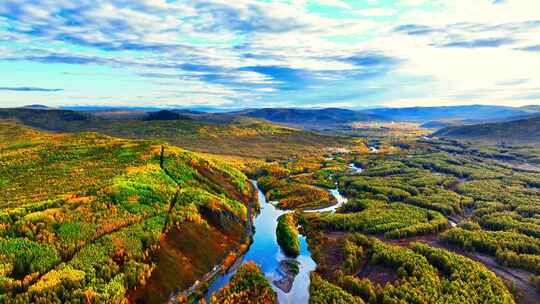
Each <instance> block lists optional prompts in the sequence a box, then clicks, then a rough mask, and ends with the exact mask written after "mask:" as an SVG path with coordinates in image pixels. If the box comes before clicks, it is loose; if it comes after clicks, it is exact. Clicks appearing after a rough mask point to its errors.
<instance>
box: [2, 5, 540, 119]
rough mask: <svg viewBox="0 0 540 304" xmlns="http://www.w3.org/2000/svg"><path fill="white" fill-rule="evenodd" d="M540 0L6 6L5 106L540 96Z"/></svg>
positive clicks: (406, 102)
mask: <svg viewBox="0 0 540 304" xmlns="http://www.w3.org/2000/svg"><path fill="white" fill-rule="evenodd" d="M539 11H540V2H538V1H537V0H474V1H470V0H452V1H447V0H399V1H398V0H395V1H391V0H319V1H315V0H313V1H311V0H281V1H276V0H258V1H255V0H249V1H248V0H234V1H231V0H203V1H198V0H190V1H180V0H179V1H174V0H130V1H125V0H110V1H102V0H78V1H74V0H72V1H67V0H23V1H20V0H3V1H1V2H0V71H2V78H1V79H0V105H1V106H6V107H11V106H21V105H27V104H36V103H38V104H45V105H50V106H68V105H71V106H72V105H98V106H178V107H199V106H205V107H206V106H210V107H223V108H237V107H263V106H264V107H284V106H293V107H352V108H360V107H371V106H415V105H420V106H429V105H449V104H501V105H512V106H521V105H526V104H538V103H540V100H539V99H540V98H539V97H540V15H539V14H538V12H539Z"/></svg>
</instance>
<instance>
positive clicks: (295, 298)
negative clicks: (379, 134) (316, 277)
mask: <svg viewBox="0 0 540 304" xmlns="http://www.w3.org/2000/svg"><path fill="white" fill-rule="evenodd" d="M349 169H350V170H351V171H352V172H354V173H359V172H362V168H359V167H356V166H355V165H354V164H351V165H349ZM252 182H253V185H254V186H255V188H256V189H257V192H258V197H259V202H260V205H261V210H260V213H259V214H258V215H257V216H256V218H255V220H254V222H253V224H254V235H253V243H252V244H251V246H250V247H249V249H248V251H247V252H246V253H245V254H244V256H243V257H241V258H239V259H238V260H237V261H236V263H235V264H234V265H233V266H232V267H231V268H230V269H229V270H228V271H227V272H226V273H224V274H222V275H219V276H217V277H216V278H215V279H214V280H213V281H212V283H211V284H210V285H209V287H208V291H207V292H206V294H205V300H206V301H207V302H209V300H210V297H211V295H212V294H213V293H215V292H216V291H218V290H219V289H221V288H222V287H223V286H225V285H226V284H227V283H228V282H229V280H230V279H231V277H232V276H233V275H234V274H235V273H236V270H237V269H238V267H240V265H242V264H243V263H244V262H247V261H254V262H255V263H257V264H258V265H259V266H260V267H261V270H262V271H263V273H264V275H265V277H266V278H267V279H268V281H269V282H270V285H271V286H272V289H273V290H274V291H275V292H276V293H277V295H278V301H279V303H281V304H289V303H294V304H302V303H308V302H309V285H310V277H309V275H310V273H311V271H313V270H315V268H316V266H317V264H316V263H315V261H314V260H313V259H312V258H311V252H310V251H309V248H308V244H307V241H306V237H305V236H303V235H300V236H299V241H300V255H298V257H296V258H290V257H287V256H286V255H285V254H284V253H283V251H282V250H281V248H280V247H279V245H278V243H277V237H276V228H277V219H278V217H280V216H281V215H282V214H285V213H288V212H291V211H287V210H280V209H278V208H277V207H275V205H274V204H273V203H272V202H268V201H266V197H265V196H264V194H263V193H262V191H261V190H260V189H259V187H258V185H257V182H256V181H252ZM330 193H331V194H332V195H333V196H334V197H335V198H336V200H337V204H335V205H333V206H330V207H327V208H323V209H316V210H309V211H307V210H306V212H335V211H336V210H337V209H338V208H339V207H341V206H342V205H343V204H344V203H346V202H347V198H345V197H344V196H342V195H341V194H340V193H339V190H338V189H337V186H336V188H335V189H331V190H330ZM291 259H293V260H296V261H297V262H298V263H299V268H300V272H299V273H298V274H297V275H296V277H295V278H294V282H293V285H292V289H291V290H290V291H289V292H288V293H286V292H284V291H282V290H281V289H280V288H278V287H277V286H276V285H275V283H274V281H277V280H280V279H282V278H283V277H284V276H285V274H284V273H283V272H282V270H281V268H280V262H281V261H283V260H291Z"/></svg>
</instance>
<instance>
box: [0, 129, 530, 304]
mask: <svg viewBox="0 0 540 304" xmlns="http://www.w3.org/2000/svg"><path fill="white" fill-rule="evenodd" d="M265 132H266V131H265ZM272 132H273V131H272ZM384 134H386V133H384ZM276 136H280V135H276ZM0 137H1V139H2V140H1V141H0V162H1V163H2V166H1V167H0V176H1V178H0V185H2V195H1V196H0V205H1V206H2V209H1V211H0V262H1V265H2V267H1V269H2V271H1V272H0V291H1V292H0V302H5V303H84V302H90V303H126V302H128V303H164V302H168V301H171V299H175V301H176V302H187V303H193V302H194V301H197V300H201V301H204V298H207V299H209V301H210V302H211V303H260V302H261V301H263V302H268V303H274V302H277V301H278V300H277V299H278V294H279V292H278V293H276V292H277V291H276V287H275V285H273V284H275V282H273V281H271V280H270V279H269V277H268V275H267V272H266V271H264V270H263V268H261V267H260V266H259V265H256V264H255V263H253V262H248V263H242V264H243V265H237V262H238V261H241V259H242V257H243V255H244V254H245V252H247V251H248V250H249V248H250V244H251V243H252V242H253V233H255V234H256V233H257V230H253V228H251V227H250V226H251V225H253V220H254V219H255V218H256V217H257V216H258V214H259V212H261V208H264V206H261V205H260V204H259V203H260V202H258V201H257V199H256V195H255V194H256V192H255V191H254V190H255V189H254V187H253V186H252V182H250V180H249V179H251V180H253V181H256V184H257V186H258V187H259V189H260V190H261V191H262V193H263V195H264V198H265V199H266V200H267V201H268V203H269V204H272V205H274V206H275V208H277V210H280V211H282V212H287V213H285V214H283V215H281V216H280V217H279V218H277V220H276V229H275V230H274V232H273V233H275V237H276V240H277V243H278V244H279V246H280V247H281V250H282V251H283V253H284V254H285V255H286V256H287V257H288V258H289V259H290V260H287V263H289V264H290V265H294V266H295V267H294V268H295V269H294V272H295V275H297V274H299V273H301V270H302V269H301V268H302V264H298V263H295V262H294V261H295V257H298V256H299V254H300V239H301V237H305V240H306V241H307V244H308V246H309V248H308V249H309V253H310V254H311V256H312V258H313V260H314V261H315V263H316V269H315V271H313V272H311V273H310V274H309V280H310V283H309V286H308V287H309V302H310V303H381V304H383V303H464V302H467V303H535V301H536V300H538V299H540V298H539V294H538V293H537V292H536V291H534V290H535V288H538V289H539V290H540V283H539V282H540V268H539V267H538V262H539V261H540V239H539V238H540V221H539V220H538V217H540V195H539V192H538V189H539V186H540V173H538V172H535V171H534V170H527V169H523V168H522V167H519V166H514V165H513V163H509V162H505V161H502V159H508V158H506V157H505V156H501V155H503V154H504V155H506V154H509V153H515V155H516V156H515V158H513V159H514V160H515V161H518V160H520V159H522V158H524V157H525V156H526V150H523V149H517V148H516V149H514V150H511V151H512V152H508V151H503V152H501V151H499V150H493V148H490V149H488V148H485V147H483V146H471V144H466V143H463V144H461V143H460V144H457V145H456V144H455V142H454V141H450V140H444V139H431V140H427V139H415V138H414V137H411V136H404V137H403V138H401V139H398V140H396V139H395V138H393V137H392V138H390V139H389V138H387V137H385V136H384V135H381V137H379V138H377V140H376V141H373V140H369V139H359V138H354V139H353V138H349V139H347V141H348V144H347V146H346V148H343V147H342V148H340V149H336V148H332V147H331V146H328V147H327V148H325V149H323V150H321V151H319V152H317V153H316V152H315V150H310V152H309V153H304V152H302V150H293V151H291V155H289V156H287V157H284V155H281V156H279V157H276V158H274V157H267V158H259V157H256V158H252V157H242V156H239V155H228V154H211V153H204V154H203V153H195V152H190V151H187V150H184V149H182V148H178V147H176V146H172V145H170V144H168V143H167V142H166V141H162V140H154V141H152V140H146V139H122V138H117V137H111V136H109V135H102V134H100V133H94V132H83V133H53V132H46V131H38V130H36V129H32V128H29V127H27V126H24V125H22V124H20V123H16V122H13V121H2V122H1V124H0ZM343 140H345V139H344V138H340V139H339V140H336V142H338V141H343ZM374 142H375V143H376V144H377V147H378V149H376V150H372V149H369V148H368V147H369V145H372V144H374ZM505 149H507V150H508V148H505ZM274 155H275V154H274ZM531 157H534V156H531ZM355 168H356V169H355ZM358 168H361V169H360V170H359V169H358ZM332 191H337V192H339V193H340V194H341V195H342V196H343V197H345V198H346V200H345V201H343V202H342V201H339V202H338V200H337V199H336V195H335V194H332ZM336 204H338V205H336ZM330 206H338V207H336V208H337V209H336V210H333V211H322V212H319V211H318V210H320V209H322V208H327V207H330ZM323 210H324V209H323ZM178 261H181V262H180V263H179V262H178ZM230 269H233V270H234V273H233V275H231V279H230V280H229V281H228V282H227V284H226V285H224V286H222V287H221V288H219V290H216V292H215V293H214V294H213V295H206V294H205V291H206V289H207V288H209V286H210V284H212V282H213V280H214V278H215V277H216V276H219V275H221V274H224V273H227V272H228V271H230ZM500 269H505V271H506V272H507V273H512V274H514V277H512V276H508V275H506V274H505V273H503V272H501V271H500ZM518 271H519V272H518ZM298 277H300V275H299V276H298ZM516 277H518V278H520V279H519V280H516ZM291 278H292V279H293V280H294V278H295V276H292V277H291ZM154 294H155V295H157V296H150V295H154ZM171 294H173V295H175V296H174V297H173V298H170V297H169V295H171Z"/></svg>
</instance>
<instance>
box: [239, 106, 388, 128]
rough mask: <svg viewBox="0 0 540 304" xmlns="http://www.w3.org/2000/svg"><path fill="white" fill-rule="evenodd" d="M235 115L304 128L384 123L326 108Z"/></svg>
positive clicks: (258, 111)
mask: <svg viewBox="0 0 540 304" xmlns="http://www.w3.org/2000/svg"><path fill="white" fill-rule="evenodd" d="M237 114H240V115H244V116H249V117H255V118H261V119H265V120H268V121H271V122H276V123H283V124H288V125H295V126H301V127H305V128H328V127H332V126H338V125H344V124H348V123H351V122H357V121H385V120H386V118H385V117H382V116H379V115H373V114H364V113H360V112H357V111H352V110H346V109H337V108H328V109H292V108H265V109H251V110H245V111H242V112H238V113H237Z"/></svg>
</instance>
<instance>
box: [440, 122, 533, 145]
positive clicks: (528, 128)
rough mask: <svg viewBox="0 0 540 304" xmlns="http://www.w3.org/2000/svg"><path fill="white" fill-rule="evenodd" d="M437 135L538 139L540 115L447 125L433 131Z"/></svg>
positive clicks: (480, 138)
mask: <svg viewBox="0 0 540 304" xmlns="http://www.w3.org/2000/svg"><path fill="white" fill-rule="evenodd" d="M434 136H439V137H454V138H464V139H474V140H484V141H505V142H513V141H521V142H523V141H527V142H530V141H534V142H539V141H540V116H537V117H533V118H527V119H520V120H514V121H509V122H499V123H485V124H477V125H468V126H459V127H448V128H444V129H441V130H439V131H437V132H435V133H434Z"/></svg>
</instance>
